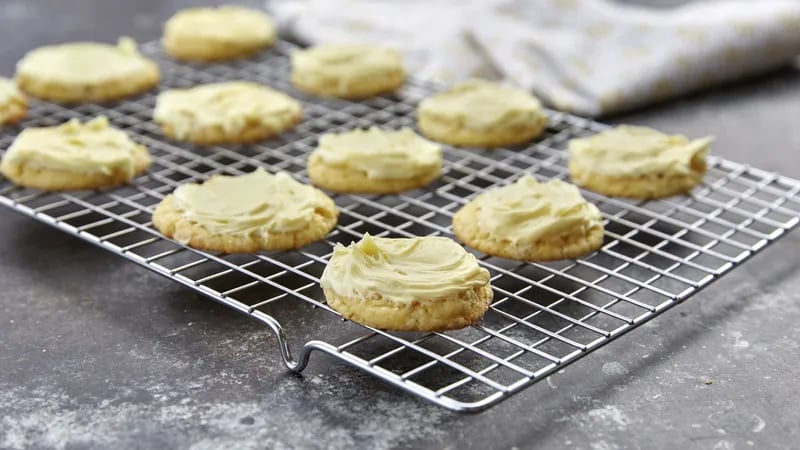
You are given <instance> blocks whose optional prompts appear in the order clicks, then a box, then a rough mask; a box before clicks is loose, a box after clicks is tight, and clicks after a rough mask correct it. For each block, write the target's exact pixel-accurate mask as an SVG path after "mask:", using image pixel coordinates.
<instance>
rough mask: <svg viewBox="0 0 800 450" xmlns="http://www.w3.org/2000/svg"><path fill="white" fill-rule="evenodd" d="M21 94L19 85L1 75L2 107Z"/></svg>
mask: <svg viewBox="0 0 800 450" xmlns="http://www.w3.org/2000/svg"><path fill="white" fill-rule="evenodd" d="M20 95H21V94H20V92H19V89H17V85H16V84H14V82H13V81H11V80H9V79H8V78H3V77H0V107H2V105H4V104H6V103H8V102H9V101H10V100H11V99H12V98H15V97H19V96H20Z"/></svg>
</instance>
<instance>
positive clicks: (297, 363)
mask: <svg viewBox="0 0 800 450" xmlns="http://www.w3.org/2000/svg"><path fill="white" fill-rule="evenodd" d="M252 316H253V317H255V318H256V319H257V320H258V321H260V322H262V323H264V324H266V325H267V326H268V327H270V328H271V329H272V331H273V332H274V333H275V337H276V338H277V339H278V348H279V349H280V352H281V358H283V363H284V364H286V367H287V368H289V370H291V371H292V372H301V371H302V370H303V369H305V368H306V366H307V365H308V359H309V357H310V356H311V351H312V350H314V345H313V341H312V342H309V343H308V344H306V345H305V346H303V350H302V352H300V357H299V358H298V359H297V360H295V359H294V358H293V357H292V351H291V349H290V348H289V342H288V341H287V339H286V333H284V331H283V327H282V326H281V324H280V323H279V322H278V321H277V320H275V319H274V318H273V317H272V316H270V315H268V314H264V313H262V312H261V311H254V312H253V314H252Z"/></svg>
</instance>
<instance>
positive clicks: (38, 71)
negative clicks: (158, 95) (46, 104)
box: [16, 38, 159, 103]
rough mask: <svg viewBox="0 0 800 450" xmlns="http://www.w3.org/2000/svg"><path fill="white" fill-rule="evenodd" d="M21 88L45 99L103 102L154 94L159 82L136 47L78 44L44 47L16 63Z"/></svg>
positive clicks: (122, 42) (151, 65)
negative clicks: (145, 92)
mask: <svg viewBox="0 0 800 450" xmlns="http://www.w3.org/2000/svg"><path fill="white" fill-rule="evenodd" d="M16 78H17V84H18V85H19V87H20V89H22V90H23V91H25V92H27V93H29V94H31V95H32V96H34V97H38V98H41V99H44V100H49V101H54V102H63V103H76V102H104V101H110V100H116V99H120V98H124V97H129V96H132V95H136V94H139V93H142V92H144V91H147V90H149V89H150V88H152V87H153V86H155V85H156V84H158V80H159V71H158V66H156V65H155V63H153V62H152V61H150V60H148V59H147V58H145V57H144V56H142V55H141V54H140V53H139V51H138V50H137V49H136V43H135V42H134V41H133V40H131V39H128V38H120V40H119V43H118V44H117V45H116V46H114V45H108V44H100V43H97V42H74V43H69V44H61V45H52V46H47V47H40V48H37V49H35V50H32V51H30V52H29V53H28V54H27V55H25V57H24V58H22V60H20V61H19V63H17V74H16Z"/></svg>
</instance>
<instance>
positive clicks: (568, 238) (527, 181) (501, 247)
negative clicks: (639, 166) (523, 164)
mask: <svg viewBox="0 0 800 450" xmlns="http://www.w3.org/2000/svg"><path fill="white" fill-rule="evenodd" d="M453 232H454V233H455V235H456V236H458V238H459V239H461V240H462V241H463V242H465V243H466V244H467V245H469V246H470V247H474V248H476V249H478V250H480V251H482V252H484V253H487V254H490V255H494V256H500V257H503V258H510V259H518V260H522V261H550V260H556V259H566V258H575V257H577V256H580V255H583V254H585V253H588V252H591V251H594V250H597V249H598V248H599V247H600V246H601V245H602V244H603V219H602V217H601V216H600V211H599V210H598V209H597V207H596V206H594V205H593V204H591V203H589V202H587V201H586V200H584V199H583V197H582V196H581V193H580V192H579V191H578V188H576V187H575V186H573V185H571V184H569V183H565V182H563V181H561V180H558V179H555V180H550V181H548V182H547V183H539V182H537V181H536V179H535V178H533V177H532V176H530V175H526V176H524V177H522V178H520V179H519V180H517V182H515V183H513V184H510V185H508V186H503V187H496V188H493V189H490V190H488V191H486V192H484V193H482V194H480V195H478V196H477V197H475V198H474V199H472V200H471V201H470V202H469V203H467V204H466V205H464V207H463V208H461V209H460V210H459V211H458V212H457V213H456V214H455V215H454V216H453Z"/></svg>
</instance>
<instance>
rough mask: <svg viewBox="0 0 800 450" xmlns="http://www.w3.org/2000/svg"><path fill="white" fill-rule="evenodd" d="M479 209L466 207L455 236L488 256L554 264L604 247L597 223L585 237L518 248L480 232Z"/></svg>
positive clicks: (457, 221) (561, 238)
mask: <svg viewBox="0 0 800 450" xmlns="http://www.w3.org/2000/svg"><path fill="white" fill-rule="evenodd" d="M478 209H479V208H478V206H477V205H476V204H475V203H474V202H469V203H467V204H466V205H464V207H463V208H461V209H460V210H459V211H458V212H456V214H455V215H454V216H453V233H455V235H456V236H457V237H458V239H460V240H461V241H462V242H464V243H465V244H467V245H469V246H470V247H472V248H475V249H477V250H480V251H482V252H483V253H486V254H488V255H492V256H499V257H501V258H508V259H516V260H520V261H555V260H559V259H572V258H577V257H579V256H582V255H585V254H587V253H590V252H593V251H595V250H597V249H599V248H600V247H601V246H602V245H603V225H602V223H598V225H597V226H596V227H592V228H590V229H589V231H588V232H587V233H585V234H574V235H566V236H559V237H557V238H555V239H548V240H543V241H539V242H536V243H534V244H532V245H524V246H515V245H514V244H512V243H511V242H509V241H504V240H502V239H500V236H496V237H495V236H490V235H487V234H486V233H483V232H481V231H480V229H479V228H478Z"/></svg>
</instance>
